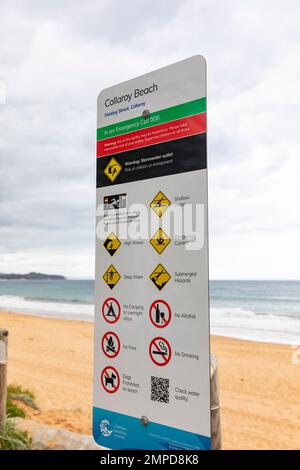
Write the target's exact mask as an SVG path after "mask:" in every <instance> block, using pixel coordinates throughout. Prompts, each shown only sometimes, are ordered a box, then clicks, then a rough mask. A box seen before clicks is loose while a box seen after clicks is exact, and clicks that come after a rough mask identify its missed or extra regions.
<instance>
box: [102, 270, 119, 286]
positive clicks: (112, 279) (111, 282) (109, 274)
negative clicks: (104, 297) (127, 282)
mask: <svg viewBox="0 0 300 470" xmlns="http://www.w3.org/2000/svg"><path fill="white" fill-rule="evenodd" d="M103 279H104V281H105V282H106V284H107V285H108V287H110V288H111V289H113V288H114V287H115V285H116V284H117V283H118V282H119V280H120V279H121V276H120V274H119V273H118V271H117V270H116V268H115V267H114V266H113V265H112V264H111V265H110V266H109V268H108V269H107V270H106V271H105V273H104V274H103Z"/></svg>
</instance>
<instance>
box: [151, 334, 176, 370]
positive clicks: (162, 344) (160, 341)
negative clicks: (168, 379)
mask: <svg viewBox="0 0 300 470" xmlns="http://www.w3.org/2000/svg"><path fill="white" fill-rule="evenodd" d="M149 354H150V358H151V360H152V362H154V364H156V365H157V366H166V365H167V364H168V363H169V362H170V359H171V356H172V349H171V346H170V343H169V341H167V340H166V338H161V337H160V336H158V337H157V338H154V339H153V340H152V341H151V343H150V344H149Z"/></svg>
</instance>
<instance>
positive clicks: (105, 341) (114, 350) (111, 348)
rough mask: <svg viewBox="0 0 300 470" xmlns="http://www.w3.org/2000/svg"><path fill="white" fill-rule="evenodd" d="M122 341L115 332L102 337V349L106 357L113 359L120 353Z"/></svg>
mask: <svg viewBox="0 0 300 470" xmlns="http://www.w3.org/2000/svg"><path fill="white" fill-rule="evenodd" d="M120 346H121V343H120V339H119V337H118V335H117V334H116V333H114V332H113V331H108V332H107V333H105V334H104V335H103V337H102V341H101V347H102V351H103V352H104V354H105V356H106V357H109V358H110V359H113V358H115V357H117V355H118V354H119V352H120Z"/></svg>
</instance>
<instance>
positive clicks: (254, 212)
mask: <svg viewBox="0 0 300 470" xmlns="http://www.w3.org/2000/svg"><path fill="white" fill-rule="evenodd" d="M299 25H300V5H299V2H298V1H296V0H295V1H294V0H286V1H285V2H284V4H283V3H282V2H281V1H276V0H275V1H274V0H273V1H266V0H259V1H258V0H251V1H250V0H249V1H246V0H245V1H234V0H227V1H226V2H221V1H217V0H210V1H203V0H185V1H177V0H151V1H148V2H146V1H145V2H144V1H138V0H127V1H126V2H124V1H121V0H109V1H108V0H86V1H85V2H83V1H79V0H72V1H71V0H51V1H50V0H48V1H43V2H41V1H39V0H19V1H17V0H0V159H1V169H0V221H1V226H0V260H1V261H0V272H1V271H2V272H12V271H17V272H27V271H29V270H38V271H43V272H49V273H63V274H65V275H67V276H70V277H93V272H94V213H95V127H96V96H97V94H98V92H99V91H100V90H101V89H102V88H104V87H107V86H110V85H112V84H115V83H118V82H120V81H124V80H126V79H129V78H133V77H134V76H136V75H141V74H143V73H145V72H149V71H151V70H153V69H156V68H159V67H161V66H164V65H167V64H169V63H172V62H175V61H177V60H180V59H183V58H186V57H189V56H191V55H194V54H196V53H201V54H203V55H204V56H205V57H206V59H207V62H208V97H209V101H208V125H209V128H208V131H209V148H208V151H209V217H210V273H211V277H212V278H214V279H300V155H299V153H300V141H299V140H300V137H299V136H300V131H299V125H300V119H299V118H300V47H299V46H300V27H299Z"/></svg>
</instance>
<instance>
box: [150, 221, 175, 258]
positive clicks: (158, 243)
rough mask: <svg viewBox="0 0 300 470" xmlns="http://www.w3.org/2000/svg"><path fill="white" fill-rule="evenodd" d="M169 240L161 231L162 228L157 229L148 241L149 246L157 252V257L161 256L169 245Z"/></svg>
mask: <svg viewBox="0 0 300 470" xmlns="http://www.w3.org/2000/svg"><path fill="white" fill-rule="evenodd" d="M170 241H171V239H170V238H169V237H168V235H167V234H166V233H165V232H164V231H163V229H162V228H159V229H158V230H157V231H156V232H155V234H154V235H153V237H152V238H151V240H150V243H151V245H152V246H153V248H154V249H155V250H156V251H157V253H158V254H159V255H161V254H162V252H163V251H164V250H165V249H166V248H167V246H168V245H169V243H170Z"/></svg>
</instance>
